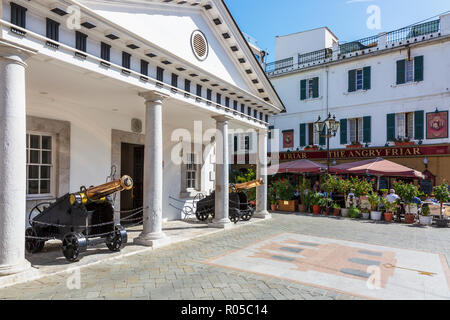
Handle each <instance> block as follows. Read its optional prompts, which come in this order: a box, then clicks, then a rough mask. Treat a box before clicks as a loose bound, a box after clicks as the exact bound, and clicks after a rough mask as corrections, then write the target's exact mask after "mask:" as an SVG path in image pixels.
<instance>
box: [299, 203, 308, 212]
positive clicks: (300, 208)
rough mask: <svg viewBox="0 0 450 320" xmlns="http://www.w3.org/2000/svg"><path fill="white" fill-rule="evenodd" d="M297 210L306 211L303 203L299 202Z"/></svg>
mask: <svg viewBox="0 0 450 320" xmlns="http://www.w3.org/2000/svg"><path fill="white" fill-rule="evenodd" d="M298 212H306V208H305V205H304V204H299V205H298Z"/></svg>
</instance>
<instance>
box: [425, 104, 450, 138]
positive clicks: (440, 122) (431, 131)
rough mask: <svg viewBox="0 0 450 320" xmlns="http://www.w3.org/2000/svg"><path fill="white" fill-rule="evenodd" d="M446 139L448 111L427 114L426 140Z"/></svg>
mask: <svg viewBox="0 0 450 320" xmlns="http://www.w3.org/2000/svg"><path fill="white" fill-rule="evenodd" d="M446 138H448V111H437V112H431V113H427V139H446Z"/></svg>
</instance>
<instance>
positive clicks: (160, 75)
mask: <svg viewBox="0 0 450 320" xmlns="http://www.w3.org/2000/svg"><path fill="white" fill-rule="evenodd" d="M156 80H158V81H161V82H163V81H164V69H163V68H161V67H157V68H156Z"/></svg>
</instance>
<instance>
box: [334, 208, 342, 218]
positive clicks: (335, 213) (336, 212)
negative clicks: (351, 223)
mask: <svg viewBox="0 0 450 320" xmlns="http://www.w3.org/2000/svg"><path fill="white" fill-rule="evenodd" d="M340 213H341V208H334V209H333V216H335V217H337V216H339V214H340Z"/></svg>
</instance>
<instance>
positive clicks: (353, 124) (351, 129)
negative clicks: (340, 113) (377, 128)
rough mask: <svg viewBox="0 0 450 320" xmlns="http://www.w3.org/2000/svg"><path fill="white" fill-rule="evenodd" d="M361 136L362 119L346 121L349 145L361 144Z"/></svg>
mask: <svg viewBox="0 0 450 320" xmlns="http://www.w3.org/2000/svg"><path fill="white" fill-rule="evenodd" d="M363 134H364V131H363V118H355V119H348V140H349V141H350V143H358V142H359V143H362V142H363V138H364V137H363Z"/></svg>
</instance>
